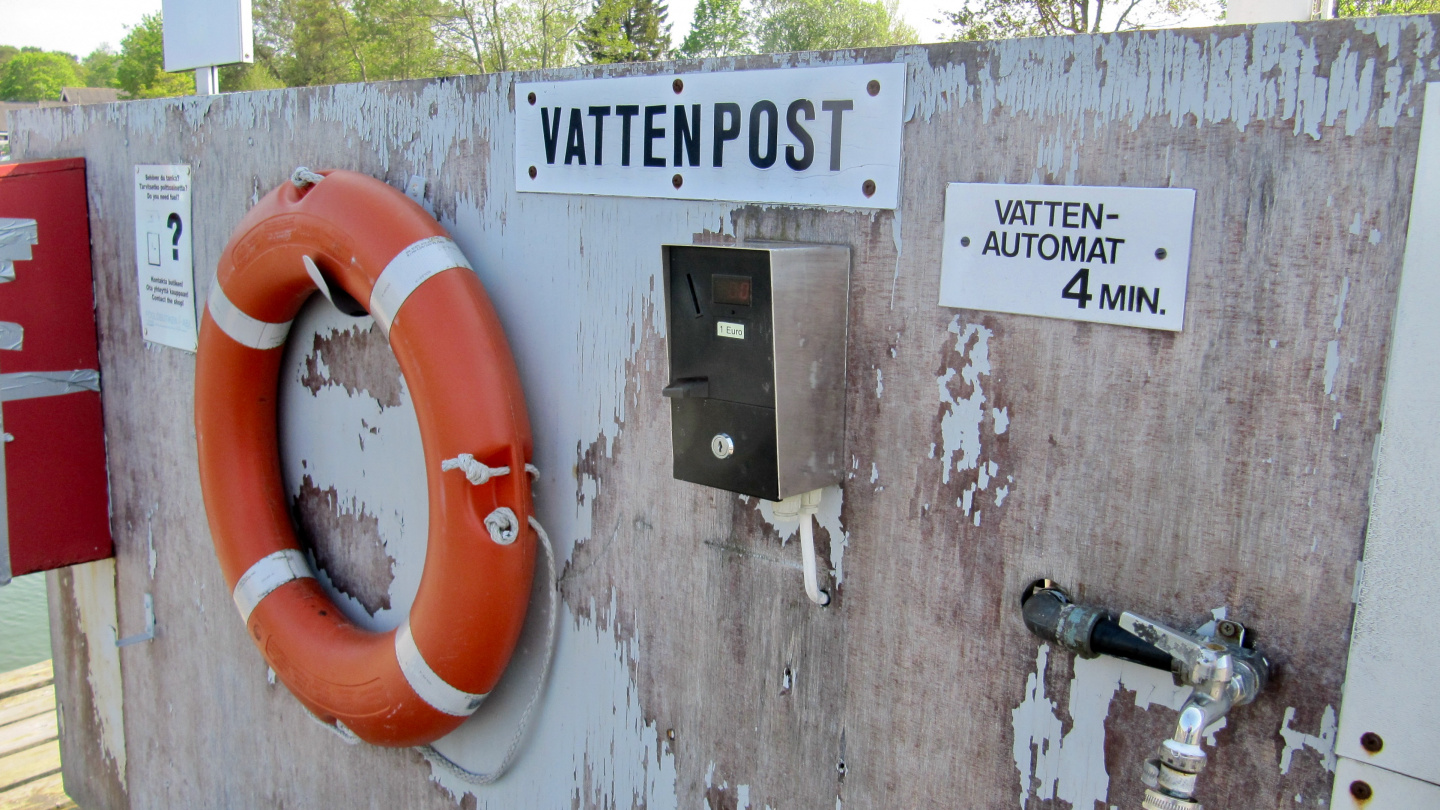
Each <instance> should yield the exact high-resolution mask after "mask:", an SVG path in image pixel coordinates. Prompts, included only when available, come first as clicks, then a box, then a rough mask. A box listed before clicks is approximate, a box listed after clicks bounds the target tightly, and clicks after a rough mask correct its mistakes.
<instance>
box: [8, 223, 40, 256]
mask: <svg viewBox="0 0 1440 810" xmlns="http://www.w3.org/2000/svg"><path fill="white" fill-rule="evenodd" d="M39 233H40V232H39V227H38V226H37V225H36V224H35V220H33V219H13V218H0V259H8V260H10V261H28V260H29V259H30V246H31V245H35V244H39V242H40V240H39Z"/></svg>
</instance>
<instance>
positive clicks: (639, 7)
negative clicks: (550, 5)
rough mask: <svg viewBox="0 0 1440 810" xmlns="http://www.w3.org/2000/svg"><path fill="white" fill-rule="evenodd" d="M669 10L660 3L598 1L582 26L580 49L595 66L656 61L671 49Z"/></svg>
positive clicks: (649, 1)
mask: <svg viewBox="0 0 1440 810" xmlns="http://www.w3.org/2000/svg"><path fill="white" fill-rule="evenodd" d="M669 10H670V8H669V6H666V5H661V4H660V3H659V2H657V0H595V7H594V10H593V11H591V12H590V16H589V17H586V18H585V20H584V22H582V23H581V24H580V32H579V39H580V47H581V49H582V50H583V51H584V53H585V55H586V57H588V58H589V60H590V61H591V62H593V63H595V64H609V63H614V62H653V61H655V60H656V59H660V58H662V57H663V56H665V52H666V51H667V50H669V47H670V26H669V24H667V23H666V22H665V17H666V15H667V13H668V12H669Z"/></svg>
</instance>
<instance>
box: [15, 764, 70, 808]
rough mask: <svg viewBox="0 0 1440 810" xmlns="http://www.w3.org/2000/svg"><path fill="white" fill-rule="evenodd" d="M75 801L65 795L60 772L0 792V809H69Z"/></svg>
mask: <svg viewBox="0 0 1440 810" xmlns="http://www.w3.org/2000/svg"><path fill="white" fill-rule="evenodd" d="M74 807H75V803H74V802H72V801H70V797H69V796H66V795H65V785H64V784H63V783H62V781H61V779H60V774H58V773H57V774H53V775H51V776H47V777H45V778H44V779H36V780H35V781H33V782H27V783H25V784H23V785H21V786H20V787H17V788H14V789H12V790H7V791H5V792H3V793H0V810H71V808H74Z"/></svg>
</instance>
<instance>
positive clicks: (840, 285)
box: [661, 242, 850, 500]
mask: <svg viewBox="0 0 1440 810" xmlns="http://www.w3.org/2000/svg"><path fill="white" fill-rule="evenodd" d="M661 259H662V262H663V265H664V272H663V276H664V279H665V316H666V327H667V328H666V346H667V349H668V353H667V355H668V363H669V382H668V384H667V386H666V388H665V395H666V396H667V397H670V398H671V430H672V434H671V437H672V442H671V445H672V448H673V451H674V474H675V477H676V478H678V479H681V480H684V481H691V482H693V483H697V484H704V485H706V486H713V487H717V488H720V489H726V490H731V491H733V492H741V493H744V494H747V495H753V496H756V497H760V498H767V499H769V500H780V499H782V498H785V497H788V496H790V495H795V494H798V493H802V492H808V491H810V490H814V489H820V488H821V487H824V486H828V485H830V484H835V483H839V482H840V480H841V479H842V477H843V475H844V466H845V462H844V449H845V382H846V380H845V348H846V336H847V322H848V315H849V302H850V249H849V247H846V246H844V245H805V244H793V243H777V242H751V243H747V244H744V245H736V246H733V247H730V246H724V247H722V246H710V245H663V246H662V247H661Z"/></svg>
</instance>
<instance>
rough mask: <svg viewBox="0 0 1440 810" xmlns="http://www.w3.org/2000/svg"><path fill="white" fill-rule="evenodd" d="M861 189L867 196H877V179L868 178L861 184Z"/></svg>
mask: <svg viewBox="0 0 1440 810" xmlns="http://www.w3.org/2000/svg"><path fill="white" fill-rule="evenodd" d="M860 191H861V192H862V193H863V194H864V195H865V196H866V197H874V196H875V181H874V180H866V181H865V182H864V183H863V184H861V186H860Z"/></svg>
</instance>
